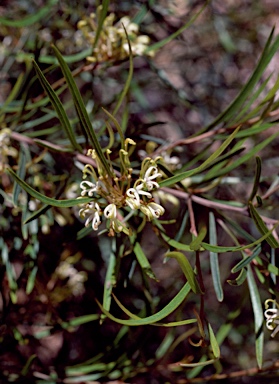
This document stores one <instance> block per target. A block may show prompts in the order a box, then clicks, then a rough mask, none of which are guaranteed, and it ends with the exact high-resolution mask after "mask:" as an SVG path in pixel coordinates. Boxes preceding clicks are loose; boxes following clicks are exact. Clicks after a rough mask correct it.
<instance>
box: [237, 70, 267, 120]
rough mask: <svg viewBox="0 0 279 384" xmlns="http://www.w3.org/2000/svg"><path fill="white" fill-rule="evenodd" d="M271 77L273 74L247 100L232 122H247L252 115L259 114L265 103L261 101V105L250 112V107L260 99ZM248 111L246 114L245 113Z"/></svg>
mask: <svg viewBox="0 0 279 384" xmlns="http://www.w3.org/2000/svg"><path fill="white" fill-rule="evenodd" d="M270 78H271V75H270V76H268V77H267V79H266V80H265V81H264V82H263V83H262V84H261V85H260V87H259V88H258V89H257V90H256V92H254V94H253V95H251V96H250V99H249V100H248V101H247V102H246V104H245V105H243V106H242V108H241V111H240V112H238V115H237V119H233V121H232V124H241V123H245V122H246V121H248V120H249V119H251V118H252V117H255V116H258V114H259V112H260V110H261V109H262V107H263V103H262V102H261V103H260V105H258V106H257V107H256V108H254V109H253V110H252V111H250V112H248V113H247V111H248V110H249V108H250V107H251V105H252V104H253V103H255V101H257V100H259V96H260V95H261V93H262V92H263V91H264V89H265V88H266V85H267V83H268V82H269V80H270ZM245 113H246V115H245Z"/></svg>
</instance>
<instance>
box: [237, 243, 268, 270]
mask: <svg viewBox="0 0 279 384" xmlns="http://www.w3.org/2000/svg"><path fill="white" fill-rule="evenodd" d="M261 250H262V247H261V244H259V245H258V246H257V247H256V248H255V249H254V251H253V253H252V255H251V256H249V257H245V258H244V259H242V260H241V261H240V262H239V263H237V264H236V265H235V266H234V267H233V268H232V269H231V271H232V273H236V272H238V271H240V270H241V269H242V268H244V267H246V266H247V265H248V264H250V263H251V261H252V260H253V259H254V258H255V257H257V256H258V255H259V254H260V253H261Z"/></svg>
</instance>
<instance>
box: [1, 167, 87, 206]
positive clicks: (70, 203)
mask: <svg viewBox="0 0 279 384" xmlns="http://www.w3.org/2000/svg"><path fill="white" fill-rule="evenodd" d="M6 172H7V173H8V174H9V175H10V176H12V177H13V178H14V180H15V181H16V182H17V183H18V184H19V185H20V186H21V187H22V188H23V189H24V190H25V191H26V192H27V193H29V195H31V196H33V197H34V198H35V199H38V200H39V201H41V202H42V203H45V204H49V205H52V206H53V207H60V208H68V207H74V206H75V205H79V204H84V203H89V202H90V201H92V199H91V198H89V197H84V198H78V199H68V200H56V199H52V198H51V197H47V196H44V195H42V194H41V193H40V192H38V191H36V190H35V189H33V188H32V187H30V185H28V184H27V183H26V182H25V181H23V180H22V179H21V178H19V177H18V176H17V174H16V173H15V172H14V171H13V170H12V169H11V168H7V169H6Z"/></svg>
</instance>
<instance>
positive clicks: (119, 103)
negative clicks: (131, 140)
mask: <svg viewBox="0 0 279 384" xmlns="http://www.w3.org/2000/svg"><path fill="white" fill-rule="evenodd" d="M122 27H123V28H124V31H125V35H126V38H127V42H128V46H129V73H128V77H127V80H126V82H125V86H124V88H123V91H122V92H121V94H120V97H119V99H118V101H117V104H116V106H115V108H114V110H113V113H112V114H113V116H115V115H116V113H117V112H118V110H119V108H120V107H121V105H122V102H123V100H124V97H125V96H126V95H127V93H128V90H129V88H130V85H131V81H132V78H133V72H134V65H133V52H132V48H131V43H130V39H129V36H128V34H127V31H126V29H125V27H124V26H122Z"/></svg>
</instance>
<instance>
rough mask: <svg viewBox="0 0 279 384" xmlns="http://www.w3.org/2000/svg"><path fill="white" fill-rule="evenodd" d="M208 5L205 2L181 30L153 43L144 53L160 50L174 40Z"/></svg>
mask: <svg viewBox="0 0 279 384" xmlns="http://www.w3.org/2000/svg"><path fill="white" fill-rule="evenodd" d="M208 3H209V0H207V1H206V2H205V4H204V5H203V7H202V8H201V9H200V10H199V12H197V13H196V14H195V15H194V16H193V17H192V18H191V19H190V20H189V21H188V22H187V23H186V24H184V25H183V26H182V27H181V28H179V29H178V30H177V31H176V32H174V33H173V34H171V35H170V36H168V37H166V38H165V39H163V40H161V41H159V42H158V43H155V44H153V45H151V46H149V47H148V48H147V49H146V50H145V53H148V52H150V51H157V50H158V49H160V48H162V47H163V46H164V45H166V44H167V43H169V42H170V41H172V40H173V39H175V38H176V37H177V36H179V35H180V34H181V33H182V32H183V31H184V30H185V29H186V28H189V27H190V26H191V25H192V24H193V23H194V22H195V20H196V19H197V18H198V17H199V15H200V14H201V13H202V12H203V11H204V9H205V8H206V7H207V5H208Z"/></svg>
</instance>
